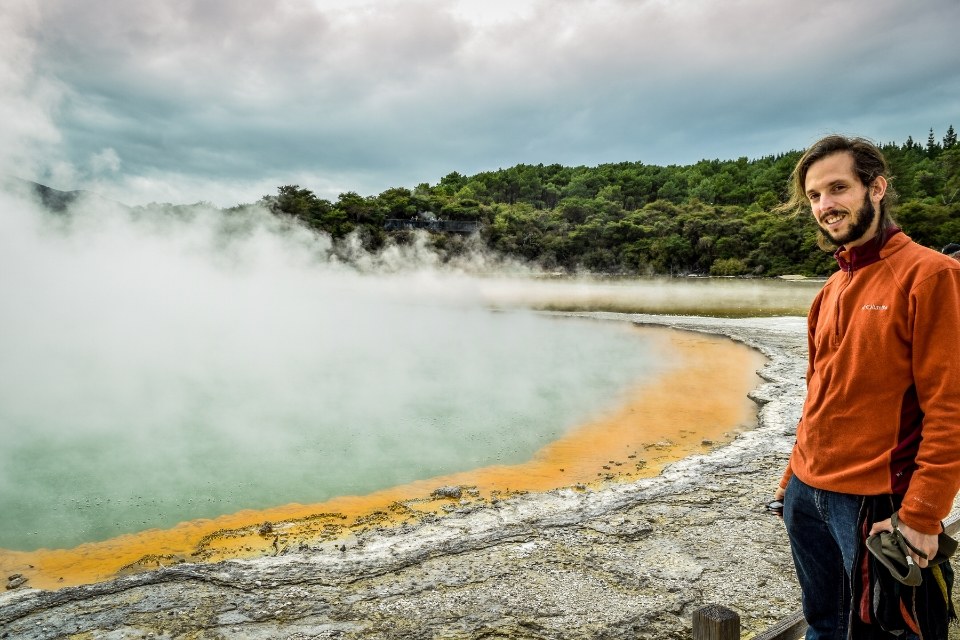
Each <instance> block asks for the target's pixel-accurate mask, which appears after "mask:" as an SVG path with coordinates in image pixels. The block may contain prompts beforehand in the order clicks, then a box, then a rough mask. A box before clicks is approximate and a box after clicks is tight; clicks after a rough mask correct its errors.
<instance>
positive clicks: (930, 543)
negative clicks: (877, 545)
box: [870, 518, 940, 569]
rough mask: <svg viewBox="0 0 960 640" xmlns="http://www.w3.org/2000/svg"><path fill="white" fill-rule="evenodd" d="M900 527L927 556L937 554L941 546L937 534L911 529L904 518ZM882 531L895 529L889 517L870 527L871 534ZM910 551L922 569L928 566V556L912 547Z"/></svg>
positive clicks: (908, 538) (906, 536)
mask: <svg viewBox="0 0 960 640" xmlns="http://www.w3.org/2000/svg"><path fill="white" fill-rule="evenodd" d="M898 528H899V529H900V533H902V534H903V537H904V538H906V539H907V542H909V543H910V544H912V545H913V546H915V547H916V548H917V549H920V551H923V552H924V553H925V554H927V558H932V557H933V556H935V555H937V549H938V548H939V546H940V545H939V543H938V542H937V534H935V533H932V534H931V533H920V532H919V531H917V530H916V529H911V528H910V527H909V526H908V525H906V524H904V522H903V520H901V521H900V523H899V524H898ZM881 531H893V523H892V522H890V519H889V518H887V519H886V520H881V521H880V522H874V523H873V526H872V527H871V528H870V535H873V534H875V533H880V532H881ZM908 551H909V552H910V555H911V556H913V561H914V562H916V563H917V566H919V567H920V568H921V569H923V568H925V567H926V566H927V564H928V563H927V560H926V558H921V557H920V556H918V555H917V554H916V553H914V552H913V550H912V549H908Z"/></svg>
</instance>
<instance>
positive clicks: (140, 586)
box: [0, 313, 806, 639]
mask: <svg viewBox="0 0 960 640" xmlns="http://www.w3.org/2000/svg"><path fill="white" fill-rule="evenodd" d="M577 315H584V316H589V317H595V318H606V319H612V320H621V321H622V320H630V321H634V322H638V323H641V324H650V325H662V326H668V327H673V328H677V329H682V330H691V331H703V332H709V333H716V334H721V335H725V336H728V337H730V338H732V339H734V340H737V341H740V342H742V343H744V344H747V345H749V346H751V347H754V348H756V349H758V350H760V351H761V352H763V353H764V354H765V355H766V356H767V357H768V358H769V362H768V363H767V364H766V366H764V368H763V369H762V371H760V372H758V373H759V374H760V375H761V377H762V378H763V379H764V380H766V383H765V384H763V385H762V386H760V387H759V388H758V389H755V390H754V391H753V392H752V393H751V398H753V399H754V400H755V401H756V402H757V403H758V404H759V405H760V406H761V410H760V420H759V425H758V427H757V428H756V429H753V430H750V431H748V432H745V433H743V434H741V435H739V436H737V437H736V439H735V440H734V441H733V442H731V443H730V444H726V445H723V446H718V447H716V448H714V449H713V450H712V451H710V452H709V453H707V454H704V455H698V456H693V457H690V458H687V459H684V460H682V461H680V462H677V463H675V464H672V465H670V466H669V467H668V468H667V469H666V470H665V471H664V472H663V473H662V474H661V475H659V476H657V477H655V478H647V479H642V480H637V481H634V482H630V483H619V484H618V483H611V484H609V485H605V486H603V487H600V488H588V489H585V490H584V489H578V488H568V489H560V490H556V491H550V492H547V493H542V494H524V495H516V496H512V497H509V498H506V499H502V500H497V501H494V502H493V503H492V504H484V505H478V504H470V505H466V506H464V507H462V508H459V509H456V510H455V511H453V512H452V513H451V514H449V515H447V516H444V517H442V518H436V519H427V520H425V521H424V522H422V523H419V524H416V525H404V526H400V527H396V528H392V529H390V528H387V529H380V530H377V529H372V530H369V531H366V532H364V533H363V534H361V535H359V536H355V537H352V538H349V539H346V540H338V541H334V542H329V543H322V544H318V545H314V546H307V545H305V544H302V545H300V546H299V547H292V548H287V549H285V550H282V552H281V553H279V554H278V555H277V556H275V557H265V558H258V559H253V560H230V561H224V562H219V563H215V564H181V565H177V566H173V567H166V568H161V569H158V570H155V571H150V572H146V573H140V574H136V575H131V576H126V577H122V578H118V579H115V580H111V581H108V582H103V583H98V584H93V585H86V586H79V587H68V588H64V589H60V590H58V591H41V590H36V589H29V588H26V587H20V588H18V589H15V590H10V591H7V592H6V593H5V594H0V638H25V639H27V638H29V639H34V638H37V639H39V638H64V637H66V638H174V637H181V636H187V637H192V638H264V639H266V638H344V639H347V638H451V639H452V638H463V639H467V638H470V639H480V638H550V639H561V638H563V639H566V638H570V639H573V638H578V639H579V638H637V637H640V638H685V637H689V634H690V617H691V614H692V612H693V611H694V610H696V609H697V608H699V607H701V606H703V605H705V604H711V603H716V604H723V605H726V606H728V607H731V608H732V609H734V610H736V611H737V612H738V613H740V615H741V618H742V620H743V625H744V629H745V630H746V631H748V632H750V631H754V632H755V631H759V630H761V629H765V628H766V627H768V626H770V625H771V624H773V623H774V622H775V621H776V620H778V619H780V618H781V617H783V616H784V615H787V614H789V613H791V612H793V611H795V610H796V609H797V608H798V606H799V604H798V603H799V591H798V589H797V587H796V584H795V582H796V581H795V578H794V576H793V569H792V563H791V560H790V553H789V548H788V546H787V540H786V535H785V533H784V531H783V526H782V523H781V522H780V520H779V519H778V518H776V517H775V516H772V515H771V514H769V513H767V512H766V511H765V509H764V505H765V503H766V502H767V501H768V500H769V499H770V496H771V493H772V491H773V488H774V486H775V484H776V482H777V480H778V479H779V475H780V473H781V471H782V469H783V466H784V464H785V462H786V459H787V457H788V455H789V452H790V448H791V447H792V443H793V431H794V426H795V424H796V421H797V419H798V417H799V413H800V406H801V402H802V398H803V388H804V371H805V367H806V361H805V351H806V343H805V332H804V319H803V318H797V317H781V318H747V319H716V318H693V317H681V316H652V315H633V314H629V315H628V314H605V313H590V314H577ZM4 577H6V576H4ZM27 586H29V585H27Z"/></svg>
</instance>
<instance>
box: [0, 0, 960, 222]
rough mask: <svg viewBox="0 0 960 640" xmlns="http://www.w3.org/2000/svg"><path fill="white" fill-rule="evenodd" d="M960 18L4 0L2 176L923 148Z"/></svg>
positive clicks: (896, 0) (787, 9)
mask: <svg viewBox="0 0 960 640" xmlns="http://www.w3.org/2000/svg"><path fill="white" fill-rule="evenodd" d="M957 24H960V2H958V1H957V0H931V1H926V2H925V1H921V2H916V3H907V2H902V1H900V0H839V1H829V2H828V1H825V0H809V1H806V2H803V3H798V2H794V1H786V0H729V1H727V2H723V3H720V2H712V1H709V0H673V1H667V0H633V1H629V0H602V1H600V0H598V1H593V2H588V1H575V0H513V1H511V2H502V1H491V0H485V1H473V0H424V1H419V2H418V1H402V0H369V1H363V0H313V1H311V0H284V1H282V2H272V3H264V2H254V1H252V0H139V1H138V2H125V1H120V0H86V1H84V2H78V1H77V0H43V1H42V2H41V1H40V0H8V1H7V2H5V3H4V8H3V9H2V10H0V149H2V151H0V171H3V172H6V173H12V174H14V175H17V176H19V177H23V178H27V179H34V180H38V181H40V182H44V183H46V184H50V185H51V186H54V187H57V188H61V189H75V188H85V189H90V190H94V191H97V192H99V193H101V194H103V195H106V196H108V197H111V198H114V199H117V200H121V201H124V202H128V203H132V204H139V203H145V202H149V201H161V202H193V201H197V200H207V201H211V202H214V203H215V204H218V205H231V204H235V203H238V202H251V201H254V200H256V199H257V198H259V197H260V196H261V195H264V194H266V193H273V192H275V189H276V187H277V186H279V185H282V184H290V183H295V184H300V185H301V186H303V187H307V188H310V189H313V190H314V191H316V192H317V193H318V194H319V195H321V196H323V197H328V198H332V199H333V198H336V195H337V194H338V193H340V192H343V191H350V190H352V191H357V192H359V193H361V194H363V195H370V194H375V193H379V192H380V191H382V190H384V189H386V188H388V187H392V186H408V187H412V186H414V185H416V184H417V183H419V182H430V183H435V182H437V181H438V180H439V178H440V177H441V176H443V175H445V174H446V173H448V172H450V171H459V172H461V173H466V174H470V173H475V172H477V171H482V170H488V169H497V168H499V167H508V166H512V165H514V164H517V163H520V162H526V163H539V162H542V163H546V164H549V163H554V162H558V163H562V164H568V165H580V164H586V165H594V164H598V163H603V162H619V161H636V160H640V161H643V162H646V163H649V164H669V163H690V162H695V161H697V160H699V159H701V158H736V157H739V156H748V157H751V158H752V157H757V156H761V155H766V154H770V153H777V152H780V151H787V150H790V149H795V148H801V147H803V146H805V145H806V144H808V143H809V142H811V141H812V140H813V139H814V138H816V137H817V136H819V135H821V134H823V133H827V132H830V131H842V132H849V133H857V134H861V135H866V136H868V137H871V138H874V139H877V140H880V141H888V140H896V141H902V140H903V139H905V138H906V137H907V136H908V135H912V136H913V137H914V138H915V139H918V140H919V141H925V140H926V136H927V132H928V129H929V128H930V127H933V128H934V130H935V133H936V135H937V136H938V138H939V137H942V135H943V133H944V131H945V129H946V127H947V125H949V124H954V125H960V118H958V117H957V116H958V115H960V65H958V64H957V62H958V56H957V51H958V50H957V47H956V45H955V44H954V41H955V38H956V33H955V31H956V25H957Z"/></svg>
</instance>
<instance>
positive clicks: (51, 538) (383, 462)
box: [0, 210, 663, 550]
mask: <svg viewBox="0 0 960 640" xmlns="http://www.w3.org/2000/svg"><path fill="white" fill-rule="evenodd" d="M78 216H79V217H78V218H76V219H74V220H73V221H72V222H71V224H70V228H69V229H68V230H64V229H63V228H61V227H62V224H53V225H52V226H51V225H50V223H49V221H47V222H45V223H44V224H38V220H43V218H41V217H40V216H39V215H38V214H37V213H36V212H29V215H17V214H16V212H10V211H9V210H8V214H7V215H6V216H5V217H4V218H3V220H4V222H3V225H4V226H3V228H2V229H0V232H2V236H3V237H4V241H3V242H4V244H3V246H2V247H0V274H2V275H0V299H2V300H3V313H2V316H0V354H2V358H0V381H2V384H0V438H2V442H3V446H2V449H0V513H2V514H3V518H0V547H4V548H8V549H24V550H29V549H35V548H40V547H53V548H57V547H69V546H73V545H76V544H78V543H81V542H84V541H92V540H99V539H104V538H108V537H112V536H115V535H117V534H121V533H126V532H135V531H138V530H143V529H147V528H152V527H169V526H172V525H174V524H176V523H177V522H180V521H182V520H187V519H194V518H202V517H213V516H216V515H219V514H223V513H231V512H235V511H238V510H240V509H245V508H264V507H269V506H275V505H279V504H285V503H289V502H301V503H312V502H319V501H322V500H325V499H328V498H330V497H334V496H337V495H345V494H364V493H367V492H370V491H373V490H375V489H378V488H383V487H387V486H391V485H396V484H399V483H404V482H408V481H411V480H414V479H418V478H424V477H431V476H435V475H439V474H446V473H450V472H454V471H461V470H467V469H471V468H476V467H479V466H484V465H489V464H496V463H515V462H520V461H523V460H526V459H529V458H530V456H531V455H532V454H533V453H534V452H535V451H536V450H537V449H538V448H540V447H542V446H543V445H544V444H546V443H548V442H550V441H551V440H554V439H556V438H557V437H558V436H559V435H561V434H562V433H564V432H565V431H566V430H568V429H569V428H570V427H572V426H573V425H575V424H577V423H578V422H581V421H583V420H585V419H586V418H587V417H589V416H590V415H592V414H594V413H596V412H597V411H598V410H600V409H601V408H603V407H606V406H609V405H610V404H611V403H613V402H616V398H617V395H618V393H619V392H620V391H621V390H623V389H624V388H625V387H626V386H627V385H628V384H629V383H631V382H632V381H635V380H637V379H641V378H642V377H643V376H647V375H652V374H654V373H655V372H656V370H657V369H658V367H662V366H663V365H662V362H659V361H658V359H657V358H656V357H655V356H656V353H655V349H653V347H652V346H651V345H650V344H648V343H647V341H646V340H644V339H642V338H641V337H639V336H638V335H637V334H636V333H634V332H630V331H628V330H626V329H625V328H624V327H618V326H613V325H604V324H598V323H589V322H584V321H570V320H567V321H562V320H558V319H550V318H545V317H541V316H536V315H534V314H532V313H530V312H525V311H521V310H512V311H505V312H492V311H490V310H489V309H487V308H486V304H485V303H484V302H483V301H482V300H481V298H480V297H479V296H478V295H477V293H476V292H475V291H474V290H473V289H475V285H473V284H471V280H470V279H467V278H464V277H453V276H451V277H445V276H442V275H440V274H437V273H435V272H430V271H419V272H414V273H407V274H405V275H398V276H393V277H390V278H385V277H372V276H363V275H358V274H356V273H354V272H351V271H348V270H345V269H342V268H341V269H338V268H337V267H336V265H335V264H332V263H331V262H330V260H329V259H326V260H320V259H319V258H318V257H317V255H316V246H314V245H315V242H316V241H315V240H314V239H304V238H299V239H298V238H296V237H291V236H290V235H289V233H287V234H286V235H285V233H284V232H282V230H278V229H264V228H262V227H261V226H258V225H262V224H266V223H265V222H258V223H257V224H256V225H254V226H252V227H250V228H248V229H247V233H246V235H244V236H243V238H242V239H239V240H238V239H236V238H233V239H231V240H230V241H229V242H227V243H226V245H224V244H223V243H224V238H223V236H222V234H220V235H218V233H219V232H214V231H211V228H210V227H204V226H203V224H201V223H200V222H197V221H193V222H191V223H190V224H181V223H174V224H168V223H164V224H162V225H159V226H158V225H156V224H154V223H150V224H149V225H146V226H144V225H143V224H132V223H130V222H129V221H128V220H126V219H125V218H123V217H116V216H113V217H111V216H104V215H102V214H99V213H98V215H97V216H96V217H94V218H87V217H84V216H83V215H82V214H78ZM311 242H312V243H313V244H311ZM224 246H226V247H227V249H229V250H227V251H225V250H224Z"/></svg>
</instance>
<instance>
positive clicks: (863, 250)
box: [833, 226, 900, 271]
mask: <svg viewBox="0 0 960 640" xmlns="http://www.w3.org/2000/svg"><path fill="white" fill-rule="evenodd" d="M898 233H900V227H896V226H892V227H888V228H887V232H886V233H883V234H880V233H878V234H877V235H876V236H874V237H873V238H872V239H870V240H868V241H867V242H864V243H863V244H861V245H859V246H857V247H852V248H850V249H847V248H846V247H840V248H839V249H837V250H836V251H835V252H834V254H833V257H834V258H836V260H837V264H839V265H840V270H841V271H856V270H858V269H863V268H864V267H867V266H870V265H871V264H873V263H874V262H878V261H880V260H881V259H882V258H883V257H884V256H883V255H881V254H880V250H881V249H883V248H884V247H885V246H886V244H887V243H888V242H889V241H890V239H891V238H893V237H894V236H895V235H897V234H898Z"/></svg>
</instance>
